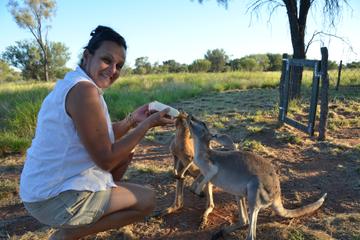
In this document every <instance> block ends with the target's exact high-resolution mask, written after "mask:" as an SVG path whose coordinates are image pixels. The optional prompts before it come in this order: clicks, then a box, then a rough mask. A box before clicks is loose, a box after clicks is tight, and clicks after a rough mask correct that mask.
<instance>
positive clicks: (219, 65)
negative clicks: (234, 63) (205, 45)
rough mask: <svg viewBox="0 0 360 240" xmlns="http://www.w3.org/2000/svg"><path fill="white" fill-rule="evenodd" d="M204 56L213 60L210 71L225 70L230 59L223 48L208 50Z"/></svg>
mask: <svg viewBox="0 0 360 240" xmlns="http://www.w3.org/2000/svg"><path fill="white" fill-rule="evenodd" d="M204 58H205V59H206V60H208V61H210V62H211V66H210V72H224V69H225V64H226V63H227V62H228V60H229V56H228V55H226V53H225V51H224V50H223V49H214V50H208V51H207V52H206V54H205V56H204Z"/></svg>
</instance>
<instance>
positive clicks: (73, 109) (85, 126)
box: [66, 82, 173, 171]
mask: <svg viewBox="0 0 360 240" xmlns="http://www.w3.org/2000/svg"><path fill="white" fill-rule="evenodd" d="M66 110H67V112H68V113H69V115H70V116H71V118H72V119H73V121H74V124H75V127H76V130H77V132H78V134H79V136H80V139H81V141H82V143H83V144H84V146H85V148H86V149H87V151H88V152H89V154H90V156H91V157H92V159H93V160H94V162H95V163H96V164H97V165H98V166H99V167H100V168H102V169H104V170H106V171H111V170H112V169H114V168H115V167H117V166H118V165H119V164H120V165H121V163H122V162H123V161H126V160H127V158H128V155H129V154H130V152H131V151H132V150H133V149H134V148H135V146H136V145H137V144H138V143H139V142H140V141H141V140H142V139H143V137H144V136H145V134H146V132H147V130H148V129H150V128H152V127H154V126H157V125H165V124H169V123H173V121H172V120H170V119H167V118H166V117H165V115H166V113H167V111H162V112H158V113H155V114H152V115H151V116H149V117H148V118H146V119H145V120H144V121H142V122H141V123H139V125H138V126H137V127H136V128H134V129H133V130H132V131H131V132H129V134H127V135H126V136H124V137H123V138H120V140H119V141H116V142H115V143H114V144H112V143H111V141H110V138H109V134H108V129H107V123H106V119H105V116H104V113H103V109H102V107H101V103H100V98H99V93H98V90H97V89H96V88H95V86H93V85H92V84H91V83H88V82H80V83H78V84H77V85H75V86H74V87H73V89H72V90H71V91H70V92H69V93H68V96H67V99H66Z"/></svg>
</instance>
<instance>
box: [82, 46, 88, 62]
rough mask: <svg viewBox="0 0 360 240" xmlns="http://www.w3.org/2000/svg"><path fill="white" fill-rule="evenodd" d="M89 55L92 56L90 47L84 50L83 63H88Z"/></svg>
mask: <svg viewBox="0 0 360 240" xmlns="http://www.w3.org/2000/svg"><path fill="white" fill-rule="evenodd" d="M89 57H90V52H89V50H88V49H85V50H84V52H83V57H82V59H83V64H86V63H87V61H88V59H89Z"/></svg>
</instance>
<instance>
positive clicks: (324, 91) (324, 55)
mask: <svg viewBox="0 0 360 240" xmlns="http://www.w3.org/2000/svg"><path fill="white" fill-rule="evenodd" d="M328 56H329V54H328V50H327V48H326V47H322V48H321V94H320V98H321V99H320V101H321V103H320V123H319V137H318V140H319V141H324V140H325V138H326V126H327V117H328V112H329V106H328V104H329V98H328V90H329V75H328Z"/></svg>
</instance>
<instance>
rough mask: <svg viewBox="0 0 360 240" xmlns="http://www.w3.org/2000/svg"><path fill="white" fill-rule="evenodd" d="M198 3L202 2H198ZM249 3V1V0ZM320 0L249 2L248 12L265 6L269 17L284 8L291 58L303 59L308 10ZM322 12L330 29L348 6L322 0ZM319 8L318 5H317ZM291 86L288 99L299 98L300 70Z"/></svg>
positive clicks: (223, 1) (344, 0) (340, 0)
mask: <svg viewBox="0 0 360 240" xmlns="http://www.w3.org/2000/svg"><path fill="white" fill-rule="evenodd" d="M198 1H199V2H200V3H202V2H203V0H198ZM249 1H250V0H249ZM217 2H218V3H219V4H221V5H224V6H225V7H227V6H228V0H217ZM319 2H320V0H251V1H250V5H249V8H248V10H251V11H252V12H257V11H259V10H260V9H261V7H263V6H265V5H267V6H268V9H267V10H268V12H269V14H270V17H271V15H272V14H273V13H274V11H275V10H277V9H278V8H279V7H285V9H286V13H287V17H288V21H289V27H290V34H291V43H292V47H293V58H298V59H305V58H306V49H307V48H306V46H305V30H306V21H307V16H308V13H309V10H310V8H311V7H312V6H316V4H318V3H319ZM322 2H323V5H322V12H323V16H324V19H328V20H329V23H330V25H331V26H332V27H336V26H335V20H336V18H337V16H338V15H339V14H340V11H341V10H342V4H341V3H344V4H348V3H347V0H323V1H322ZM317 6H319V5H317ZM291 77H292V80H293V85H292V86H291V89H290V90H291V91H290V98H291V99H293V98H297V97H300V86H301V80H302V68H301V67H294V69H293V71H292V76H291Z"/></svg>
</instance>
